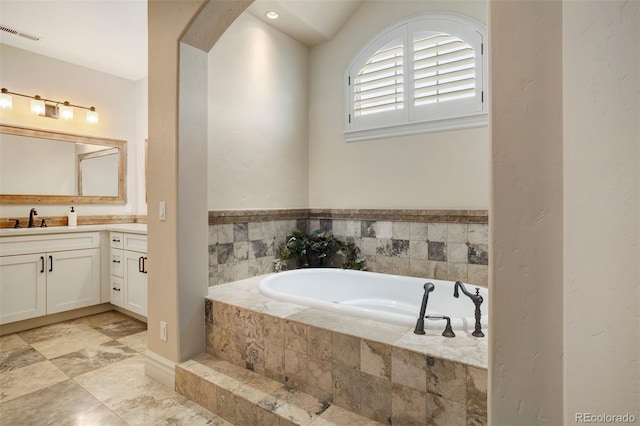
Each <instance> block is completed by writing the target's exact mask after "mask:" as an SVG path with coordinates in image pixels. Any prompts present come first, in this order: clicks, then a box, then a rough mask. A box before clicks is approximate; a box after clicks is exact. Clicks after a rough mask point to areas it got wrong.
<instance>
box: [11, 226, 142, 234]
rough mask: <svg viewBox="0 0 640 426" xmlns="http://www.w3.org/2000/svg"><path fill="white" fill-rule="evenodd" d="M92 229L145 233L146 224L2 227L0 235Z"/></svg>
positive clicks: (63, 232)
mask: <svg viewBox="0 0 640 426" xmlns="http://www.w3.org/2000/svg"><path fill="white" fill-rule="evenodd" d="M92 231H115V232H128V233H132V234H146V233H147V225H146V224H145V223H108V224H103V225H80V226H76V227H69V226H48V227H46V228H40V227H35V228H3V229H0V237H13V236H21V235H43V234H67V233H72V232H92Z"/></svg>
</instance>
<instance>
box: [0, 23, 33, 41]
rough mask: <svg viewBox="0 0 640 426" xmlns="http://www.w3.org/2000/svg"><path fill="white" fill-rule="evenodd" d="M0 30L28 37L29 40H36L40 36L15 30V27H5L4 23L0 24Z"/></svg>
mask: <svg viewBox="0 0 640 426" xmlns="http://www.w3.org/2000/svg"><path fill="white" fill-rule="evenodd" d="M0 30H1V31H4V32H6V33H9V34H13V35H17V36H20V37H24V38H28V39H29V40H33V41H38V40H40V37H38V36H34V35H32V34H29V33H24V32H22V31H19V30H16V29H15V28H11V27H7V26H6V25H0Z"/></svg>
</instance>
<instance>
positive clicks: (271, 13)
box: [265, 11, 278, 19]
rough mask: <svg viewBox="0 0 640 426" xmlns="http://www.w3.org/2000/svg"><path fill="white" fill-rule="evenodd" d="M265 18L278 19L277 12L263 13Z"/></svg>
mask: <svg viewBox="0 0 640 426" xmlns="http://www.w3.org/2000/svg"><path fill="white" fill-rule="evenodd" d="M265 16H266V17H267V18H269V19H278V12H274V11H270V12H267V13H265Z"/></svg>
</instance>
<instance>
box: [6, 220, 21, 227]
mask: <svg viewBox="0 0 640 426" xmlns="http://www.w3.org/2000/svg"><path fill="white" fill-rule="evenodd" d="M9 220H15V221H16V223H15V224H14V225H13V227H14V228H22V226H20V219H9Z"/></svg>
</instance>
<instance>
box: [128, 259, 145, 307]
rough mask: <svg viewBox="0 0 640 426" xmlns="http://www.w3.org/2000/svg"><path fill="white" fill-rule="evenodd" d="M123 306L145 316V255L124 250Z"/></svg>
mask: <svg viewBox="0 0 640 426" xmlns="http://www.w3.org/2000/svg"><path fill="white" fill-rule="evenodd" d="M124 262H125V272H124V308H125V309H128V310H130V311H131V312H135V313H136V314H140V315H143V316H145V317H146V316H147V273H146V268H147V266H146V265H147V255H146V254H144V253H138V252H135V251H125V252H124Z"/></svg>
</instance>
